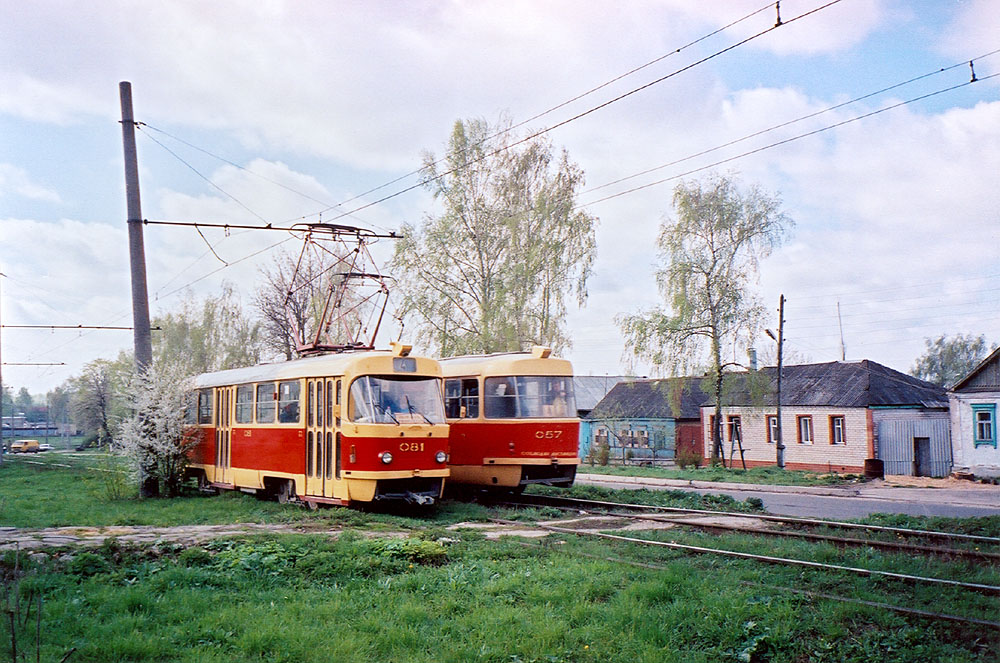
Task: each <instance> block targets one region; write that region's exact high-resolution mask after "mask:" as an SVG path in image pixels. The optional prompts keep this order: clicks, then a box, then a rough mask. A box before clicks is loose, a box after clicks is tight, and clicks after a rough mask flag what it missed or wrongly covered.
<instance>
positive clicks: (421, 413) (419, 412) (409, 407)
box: [403, 394, 434, 426]
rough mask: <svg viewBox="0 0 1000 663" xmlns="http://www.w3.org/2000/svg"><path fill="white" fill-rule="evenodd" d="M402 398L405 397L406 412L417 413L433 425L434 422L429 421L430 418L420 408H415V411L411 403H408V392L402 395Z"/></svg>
mask: <svg viewBox="0 0 1000 663" xmlns="http://www.w3.org/2000/svg"><path fill="white" fill-rule="evenodd" d="M403 398H404V399H406V411H407V412H409V413H410V414H419V415H420V416H421V417H423V418H424V421H426V422H427V423H429V424H430V425H431V426H433V425H434V422H433V421H431V420H430V419H428V418H427V415H426V414H424V413H423V412H421V411H420V410H416V411H414V410H413V405H411V404H410V396H409V395H408V394H407V395H404V396H403Z"/></svg>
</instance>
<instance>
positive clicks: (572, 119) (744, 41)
mask: <svg viewBox="0 0 1000 663" xmlns="http://www.w3.org/2000/svg"><path fill="white" fill-rule="evenodd" d="M840 2H841V0H831V1H830V2H827V3H826V4H824V5H821V6H820V7H816V8H815V9H811V10H809V11H807V12H805V13H803V14H800V15H798V16H795V17H794V18H791V19H788V20H787V21H784V22H781V21H779V22H777V23H775V24H774V25H773V26H771V27H769V28H767V29H766V30H762V31H760V32H757V33H756V34H753V35H751V36H749V37H747V38H745V39H742V40H740V41H738V42H736V43H735V44H731V45H730V46H727V47H725V48H723V49H721V50H719V51H716V52H715V53H712V54H711V55H708V56H706V57H704V58H701V59H700V60H697V61H695V62H692V63H691V64H688V65H686V66H684V67H681V68H680V69H676V70H674V71H673V72H671V73H669V74H667V75H665V76H661V77H660V78H657V79H655V80H653V81H650V82H649V83H646V84H645V85H641V86H639V87H637V88H634V89H632V90H629V91H628V92H625V93H624V94H620V95H618V96H617V97H614V98H612V99H610V100H608V101H605V102H603V103H601V104H598V105H597V106H594V107H592V108H589V109H587V110H585V111H583V112H581V113H577V114H576V115H573V116H571V117H569V118H567V119H565V120H562V121H561V122H557V123H556V124H553V125H552V126H549V127H546V128H544V129H540V130H538V131H535V132H533V133H531V134H528V135H527V136H525V137H523V138H521V139H519V140H516V141H514V142H512V143H509V144H507V145H504V146H503V147H501V148H498V149H496V150H493V151H491V152H486V153H485V154H483V155H482V156H480V157H478V158H476V159H473V160H471V161H467V162H465V163H463V164H462V165H461V166H456V167H455V168H450V169H448V170H446V171H444V172H442V173H439V174H437V175H435V176H433V177H429V178H425V179H423V180H421V181H420V182H417V183H416V184H414V185H411V186H408V187H405V188H403V189H401V190H399V191H397V192H395V193H391V194H389V195H386V196H383V197H382V198H379V199H377V200H374V201H372V202H369V203H366V204H364V205H361V206H360V207H355V208H354V209H352V210H350V211H348V212H342V213H341V214H340V215H339V216H335V217H333V220H334V221H335V220H337V219H339V218H342V217H344V216H347V215H349V214H353V213H356V212H360V211H362V210H365V209H368V208H369V207H374V206H375V205H378V204H381V203H384V202H385V201H387V200H391V199H392V198H395V197H397V196H400V195H402V194H404V193H408V192H410V191H413V190H414V189H418V188H420V187H422V186H425V185H427V184H429V183H431V182H436V181H437V180H439V179H442V178H444V177H447V176H448V175H451V174H453V173H455V172H458V171H459V170H462V169H464V168H468V167H469V166H472V165H475V164H477V163H479V162H481V161H484V160H485V159H488V158H490V157H493V156H496V155H497V154H500V153H502V152H505V151H507V150H509V149H511V148H513V147H516V146H518V145H521V144H523V143H526V142H528V141H531V140H534V139H535V138H538V137H539V136H542V135H544V134H546V133H549V132H550V131H552V130H554V129H558V128H560V127H563V126H565V125H567V124H569V123H570V122H575V121H576V120H579V119H581V118H583V117H586V116H588V115H590V114H592V113H595V112H597V111H599V110H601V109H603V108H607V107H608V106H610V105H612V104H614V103H617V102H619V101H621V100H623V99H626V98H628V97H630V96H632V95H634V94H637V93H638V92H641V91H643V90H646V89H648V88H650V87H653V86H654V85H658V84H659V83H662V82H664V81H667V80H669V79H671V78H673V77H674V76H677V75H679V74H681V73H683V72H686V71H688V70H690V69H693V68H695V67H697V66H699V65H702V64H704V63H706V62H708V61H709V60H712V59H714V58H717V57H719V56H721V55H724V54H725V53H728V52H729V51H732V50H734V49H736V48H739V47H740V46H744V45H746V44H747V43H749V42H751V41H753V40H755V39H758V38H760V37H762V36H764V35H766V34H768V33H770V32H772V31H774V30H776V29H778V28H779V27H782V26H785V25H788V24H789V23H794V22H795V21H798V20H801V19H803V18H805V17H807V16H810V15H812V14H815V13H817V12H819V11H822V10H824V9H827V8H829V7H831V6H833V5H836V4H838V3H840ZM984 80H985V79H984ZM694 172H697V171H694ZM612 197H613V196H612ZM603 200H606V199H601V200H598V201H595V202H601V201H603ZM324 211H327V210H324Z"/></svg>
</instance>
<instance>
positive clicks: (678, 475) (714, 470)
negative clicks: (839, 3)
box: [579, 464, 864, 486]
mask: <svg viewBox="0 0 1000 663" xmlns="http://www.w3.org/2000/svg"><path fill="white" fill-rule="evenodd" d="M579 471H580V472H581V473H586V474H610V475H614V476H632V477H654V478H659V479H682V480H685V481H692V480H694V481H722V482H726V481H729V482H735V483H755V484H772V485H776V486H842V485H844V484H848V483H857V482H859V481H864V478H863V477H860V476H858V475H855V474H820V473H818V472H805V471H802V470H779V469H778V468H776V467H752V468H750V469H747V470H744V469H739V468H735V467H734V468H728V467H698V468H690V469H683V470H682V469H680V468H679V467H678V468H674V467H671V468H666V467H644V466H641V465H626V466H624V467H623V466H620V465H604V466H602V465H586V464H585V465H581V466H580V469H579Z"/></svg>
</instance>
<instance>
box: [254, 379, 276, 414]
mask: <svg viewBox="0 0 1000 663" xmlns="http://www.w3.org/2000/svg"><path fill="white" fill-rule="evenodd" d="M268 388H270V397H269V398H261V390H267V389H268ZM253 414H254V421H255V422H256V423H258V424H273V423H275V422H276V421H277V419H278V416H277V414H278V384H277V383H276V382H258V383H257V385H256V386H255V388H254V409H253Z"/></svg>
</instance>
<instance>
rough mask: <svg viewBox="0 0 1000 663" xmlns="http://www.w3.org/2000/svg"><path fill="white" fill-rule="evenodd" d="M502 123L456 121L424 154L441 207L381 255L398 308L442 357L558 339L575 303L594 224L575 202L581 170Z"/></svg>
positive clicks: (558, 345)
mask: <svg viewBox="0 0 1000 663" xmlns="http://www.w3.org/2000/svg"><path fill="white" fill-rule="evenodd" d="M519 140H520V139H519V138H518V137H517V136H516V135H515V134H514V133H513V132H512V131H511V130H510V123H509V121H506V120H501V121H500V122H499V123H498V126H490V125H489V124H488V123H487V122H486V121H485V120H478V119H477V120H467V121H461V120H459V121H457V122H456V123H455V125H454V128H453V130H452V133H451V137H450V139H449V141H448V146H447V149H446V152H445V156H444V158H443V159H442V160H441V162H440V163H437V162H436V161H435V158H434V155H433V154H430V153H428V154H425V155H424V167H423V171H422V173H423V176H424V178H425V182H426V187H427V188H428V189H429V190H430V191H431V193H432V194H433V195H434V199H435V201H437V202H438V203H440V206H441V210H440V211H439V212H437V213H435V214H429V215H427V216H426V217H425V218H424V220H423V221H422V222H421V223H420V225H419V226H413V225H410V224H404V226H403V228H402V234H403V239H401V240H399V241H397V243H396V250H395V255H394V258H393V261H392V270H393V276H395V277H396V278H397V279H398V280H399V285H398V287H397V291H401V292H402V293H403V299H402V305H401V310H402V312H403V313H404V314H405V315H406V316H407V318H408V319H411V320H413V321H415V323H416V326H417V335H418V340H420V341H421V342H422V343H423V344H424V345H425V346H426V347H428V348H429V349H430V350H432V351H433V352H437V353H439V354H440V355H441V356H450V355H455V354H464V353H473V352H482V353H488V352H499V351H510V350H521V349H524V348H526V347H527V346H530V345H532V344H543V345H549V346H551V347H553V348H554V349H555V350H556V351H559V350H561V349H564V348H566V347H568V346H569V335H568V333H567V331H566V328H565V319H566V312H567V302H568V301H569V300H570V299H573V300H575V302H576V304H577V305H580V306H582V305H583V304H584V302H585V301H586V296H587V288H586V285H587V278H588V277H589V276H590V272H591V266H592V264H593V261H594V257H595V253H596V242H595V227H596V225H597V219H596V218H595V217H593V216H591V215H589V214H587V213H586V212H583V211H580V210H577V209H576V195H577V192H578V190H579V188H580V187H581V186H582V185H583V183H584V175H583V171H582V170H580V168H579V167H578V166H577V165H576V164H574V163H572V162H571V161H570V159H569V155H568V154H567V153H566V152H565V151H562V152H559V153H556V152H555V151H554V150H553V148H552V145H551V144H550V143H549V142H548V141H546V140H544V139H542V138H534V139H531V140H529V141H526V142H523V143H519V142H518V141H519Z"/></svg>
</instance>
